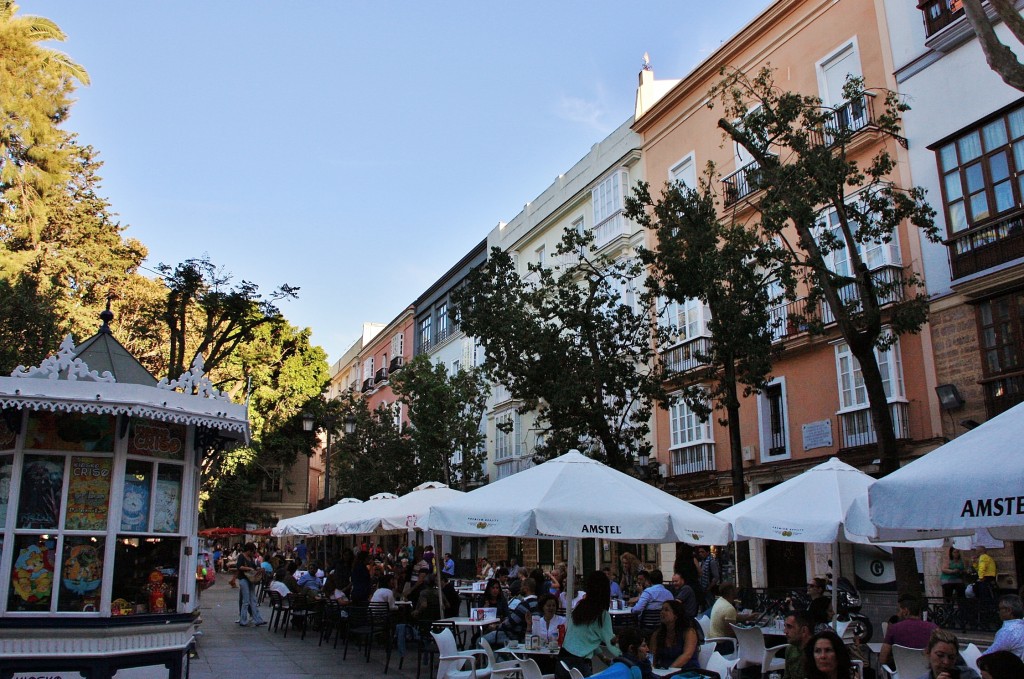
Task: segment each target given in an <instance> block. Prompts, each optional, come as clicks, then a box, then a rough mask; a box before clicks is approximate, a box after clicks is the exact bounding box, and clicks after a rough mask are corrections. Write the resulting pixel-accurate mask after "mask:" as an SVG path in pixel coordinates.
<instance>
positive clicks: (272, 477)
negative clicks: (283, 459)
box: [263, 467, 281, 491]
mask: <svg viewBox="0 0 1024 679" xmlns="http://www.w3.org/2000/svg"><path fill="white" fill-rule="evenodd" d="M263 490H269V491H277V490H281V470H280V469H279V468H277V467H270V468H269V469H267V475H266V476H265V477H263Z"/></svg>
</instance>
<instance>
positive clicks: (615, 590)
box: [601, 566, 622, 599]
mask: <svg viewBox="0 0 1024 679" xmlns="http://www.w3.org/2000/svg"><path fill="white" fill-rule="evenodd" d="M601 570H603V571H604V574H605V576H607V578H608V581H609V582H610V583H611V588H612V598H613V599H621V598H622V588H621V587H619V583H618V582H616V581H615V576H614V575H612V569H611V568H609V567H608V566H605V567H604V568H602V569H601Z"/></svg>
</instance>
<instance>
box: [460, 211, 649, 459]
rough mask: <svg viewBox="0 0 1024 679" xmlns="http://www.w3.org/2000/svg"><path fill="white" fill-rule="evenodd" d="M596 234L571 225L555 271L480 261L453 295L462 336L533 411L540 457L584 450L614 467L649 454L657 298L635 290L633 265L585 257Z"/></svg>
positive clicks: (505, 257)
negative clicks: (521, 270) (474, 342)
mask: <svg viewBox="0 0 1024 679" xmlns="http://www.w3.org/2000/svg"><path fill="white" fill-rule="evenodd" d="M592 242H593V235H592V234H591V233H589V232H586V233H577V232H576V231H575V230H573V229H567V230H566V231H565V233H564V235H563V237H562V239H561V242H560V243H559V245H558V248H557V250H556V253H557V255H558V259H559V261H566V260H569V261H571V263H569V264H566V265H565V266H560V267H558V268H552V267H548V266H541V265H538V264H531V265H530V266H529V275H528V276H527V277H523V276H520V275H519V274H518V273H517V272H516V270H515V266H514V264H513V262H512V258H511V256H510V255H509V254H508V253H507V252H502V251H501V250H500V249H499V248H493V249H492V250H491V254H490V257H489V259H488V260H487V262H486V263H484V264H483V265H482V266H481V267H480V268H478V269H477V270H475V271H474V272H473V273H472V274H471V275H470V276H469V279H468V281H467V284H466V285H465V286H463V287H462V288H460V289H459V290H457V291H456V292H455V293H454V294H453V296H452V298H453V302H454V305H455V306H456V308H457V310H458V314H459V317H460V322H461V325H462V328H463V330H465V331H466V334H467V335H470V336H474V337H477V338H479V340H480V342H481V344H482V345H483V348H484V352H485V356H486V358H485V362H484V365H483V367H484V369H485V371H486V372H487V374H488V376H489V377H490V378H491V379H493V380H494V381H496V382H500V383H501V384H503V385H505V386H506V387H507V388H508V390H509V392H510V393H511V394H512V396H513V398H516V399H519V400H521V401H522V406H521V407H520V412H530V411H533V412H535V413H536V418H537V424H538V425H539V426H540V427H541V428H542V429H543V430H544V440H545V442H544V444H543V445H542V446H539V447H538V453H540V454H543V455H551V454H553V453H555V452H565V451H566V450H568V449H570V448H580V449H583V450H585V451H586V452H587V453H588V454H589V455H590V456H592V457H595V458H597V459H601V460H603V461H606V462H607V463H608V464H609V465H611V466H613V467H615V468H617V469H629V468H631V466H632V462H633V457H634V456H635V455H641V456H644V457H646V456H647V455H648V454H649V453H650V450H651V444H650V441H649V438H648V434H649V433H650V424H649V421H650V416H651V409H652V404H653V403H654V402H655V401H656V400H658V399H660V398H661V397H662V395H663V391H662V385H661V383H662V378H663V371H662V369H661V367H660V366H659V365H657V364H656V363H655V362H654V361H653V358H654V347H653V345H652V343H651V336H650V331H651V327H650V319H651V318H652V308H653V300H652V298H651V297H650V295H648V294H646V293H644V294H642V295H640V296H639V297H638V299H636V301H635V304H634V303H632V301H631V300H630V299H628V298H627V296H628V295H631V294H632V292H631V291H632V290H633V289H634V286H635V284H636V281H637V280H638V279H639V278H640V276H641V271H642V267H641V264H640V262H639V260H638V259H636V258H635V257H633V258H624V259H621V260H617V261H611V260H609V259H608V258H607V257H604V256H600V255H598V256H595V255H593V254H592V253H591V252H590V251H589V246H590V245H591V243H592Z"/></svg>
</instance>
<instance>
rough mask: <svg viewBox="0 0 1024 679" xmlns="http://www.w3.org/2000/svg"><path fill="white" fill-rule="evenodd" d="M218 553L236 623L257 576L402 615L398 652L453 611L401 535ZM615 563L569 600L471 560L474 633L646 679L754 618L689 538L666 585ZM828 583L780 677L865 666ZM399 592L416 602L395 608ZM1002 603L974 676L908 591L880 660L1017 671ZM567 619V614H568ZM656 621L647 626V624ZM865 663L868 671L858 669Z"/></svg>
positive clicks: (934, 676)
mask: <svg viewBox="0 0 1024 679" xmlns="http://www.w3.org/2000/svg"><path fill="white" fill-rule="evenodd" d="M213 558H214V561H215V563H216V564H217V568H218V570H222V569H223V570H224V571H226V572H229V573H231V574H232V575H233V577H232V584H233V586H237V587H238V588H239V617H238V620H237V622H238V624H239V625H243V626H246V625H248V626H252V627H258V626H260V625H263V624H265V621H264V620H263V618H262V616H261V614H260V610H259V605H258V602H257V600H256V588H257V583H259V582H260V580H261V579H263V578H266V582H265V583H264V584H265V586H266V587H267V588H269V589H270V590H272V591H277V592H278V593H280V594H281V595H282V596H283V597H286V596H288V595H289V594H292V593H298V592H306V593H312V594H314V595H315V596H317V597H320V598H324V599H333V600H335V601H337V602H338V603H339V605H340V606H341V607H345V606H350V605H353V604H362V603H378V604H383V605H386V606H387V607H388V608H389V609H390V610H391V611H394V612H395V613H396V619H397V620H398V621H399V622H398V624H397V625H396V634H397V637H398V651H399V653H400V654H403V653H404V651H405V644H406V641H407V637H410V638H411V637H414V636H415V634H416V630H417V623H429V622H433V621H437V620H440V619H442V618H451V617H454V616H457V615H458V613H459V607H460V595H459V592H458V591H457V590H456V587H455V584H454V583H455V573H456V564H455V560H454V559H453V557H452V555H451V554H445V555H444V556H443V557H441V558H440V559H438V557H436V556H435V554H434V552H433V548H432V547H431V546H430V545H427V546H425V547H418V546H415V545H408V546H406V547H402V548H400V549H398V550H396V551H394V552H390V553H389V552H386V551H385V550H383V549H382V547H381V546H380V545H375V544H373V543H372V542H371V543H363V544H362V545H360V546H359V547H357V548H356V549H343V550H340V551H339V552H338V553H337V554H335V555H333V556H332V557H330V558H324V557H323V555H322V554H320V555H319V558H318V555H316V554H312V553H310V551H309V549H308V548H307V546H306V544H305V542H304V541H300V542H299V543H298V544H297V545H295V546H294V547H292V546H290V545H286V546H285V547H284V548H281V549H276V548H270V547H269V546H259V545H257V544H255V543H247V544H245V545H238V546H235V547H234V548H233V549H231V550H230V551H226V550H223V549H222V548H221V547H220V545H216V546H215V547H214V550H213ZM960 561H962V557H961V556H960V555H959V553H958V552H956V551H955V550H950V552H949V559H948V560H947V562H946V564H945V568H944V572H945V570H946V569H948V570H950V571H957V570H959V567H958V565H957V564H958V563H959V562H960ZM619 564H620V569H619V572H618V573H616V572H614V571H613V570H612V568H611V567H610V566H606V567H604V568H603V569H602V570H600V571H595V572H592V573H590V574H589V575H588V576H587V577H586V578H585V581H584V582H583V583H582V584H583V587H582V588H581V591H582V592H584V593H585V594H583V595H581V596H580V597H578V598H577V599H576V600H575V601H574V602H571V603H572V605H567V604H569V603H570V602H568V601H567V597H566V595H567V592H566V585H567V582H566V581H567V578H568V575H567V571H566V567H565V565H564V564H558V565H556V566H555V567H553V568H552V569H551V570H548V571H545V570H542V569H540V568H533V569H528V568H526V567H524V566H521V565H519V564H518V563H517V561H516V559H510V560H509V561H508V562H504V561H502V562H498V563H492V562H490V561H489V560H487V559H485V558H484V559H480V560H479V561H478V562H477V568H476V573H475V575H476V579H477V580H478V581H480V582H482V583H484V584H483V586H482V591H479V592H476V593H474V594H473V595H472V596H473V597H474V598H475V600H474V604H475V605H476V606H479V607H483V608H487V609H492V610H493V612H494V617H495V618H497V619H498V620H499V622H497V623H495V624H492V625H489V626H488V627H487V628H486V629H482V630H481V636H482V638H484V639H486V640H487V641H488V642H489V643H490V644H491V645H492V647H495V648H498V647H501V646H503V645H505V644H508V643H510V642H512V643H515V642H520V643H521V642H523V641H524V639H525V638H526V636H527V635H531V636H537V637H538V638H539V639H540V640H541V643H543V644H555V645H557V646H558V648H559V651H558V655H557V660H558V661H561V662H556V661H555V659H554V658H542V659H541V663H542V670H543V671H545V672H551V673H554V674H556V676H559V677H566V676H568V674H567V673H566V672H565V670H564V667H570V668H576V669H578V670H579V671H580V672H582V673H583V674H584V676H589V675H590V674H591V673H592V672H593V671H594V665H593V663H594V659H595V658H599V659H601V660H602V661H603V662H604V663H605V664H613V663H620V664H625V665H627V666H629V667H637V668H639V670H640V673H641V675H642V676H643V677H644V679H651V678H652V677H653V676H654V674H653V673H652V668H655V667H661V668H681V669H684V670H686V669H697V668H698V667H699V663H698V649H699V648H700V646H701V644H702V643H703V642H704V638H705V635H704V632H703V630H704V627H702V625H701V624H699V623H698V617H699V616H701V615H704V616H707V617H708V618H709V620H708V621H707V627H708V630H709V631H708V635H709V636H710V637H715V638H719V637H732V636H734V635H735V631H734V628H733V627H732V625H734V624H739V623H742V622H745V621H747V620H748V619H749V618H750V617H753V615H754V614H746V615H745V614H744V613H741V612H740V611H739V610H738V609H737V606H736V601H735V600H736V595H737V590H736V587H735V586H734V585H733V583H731V582H727V581H723V579H722V568H721V566H720V564H719V562H718V559H717V558H716V556H715V555H714V553H713V552H712V551H711V550H710V549H708V548H705V547H698V548H697V549H696V550H695V551H694V553H693V554H692V555H690V554H681V555H680V557H679V558H678V559H677V560H676V562H675V564H674V572H673V573H672V575H671V577H670V578H669V579H668V582H666V579H665V577H664V574H663V572H662V571H660V570H658V569H656V568H649V569H645V568H644V567H643V566H642V564H641V562H640V561H639V559H637V558H636V557H635V556H634V555H632V554H630V553H626V554H623V555H622V557H621V559H620V561H619ZM438 571H440V573H439V574H438ZM946 584H949V585H954V586H955V585H957V584H958V583H956V582H944V585H946ZM827 589H828V583H827V581H826V580H824V579H822V578H812V579H810V580H809V582H808V583H807V596H806V599H805V600H803V601H802V602H795V601H788V605H789V607H790V609H791V610H789V611H788V612H787V615H786V616H785V622H784V627H783V631H784V634H785V637H786V642H787V646H786V651H785V670H784V673H783V678H784V679H848V678H849V677H853V676H857V673H856V671H855V665H856V664H857V661H858V660H860V661H861V663H860V668H861V671H865V670H864V667H865V665H866V663H864V662H863V661H864V660H865V657H864V654H863V653H862V647H861V646H860V645H859V644H858V643H855V644H852V645H848V644H847V643H846V642H845V641H844V640H842V639H841V638H840V637H839V636H837V635H836V633H835V632H834V631H833V629H832V627H831V626H830V624H829V623H830V621H831V620H832V618H833V611H832V608H831V599H830V597H829V596H828V592H827ZM439 590H440V591H439ZM439 595H440V596H439ZM949 595H950V596H957V595H958V592H957V591H956V590H955V589H954V590H953V591H952V592H950V594H949ZM801 599H803V598H802V597H801ZM613 600H618V603H617V604H616V606H615V608H616V609H617V610H625V609H626V608H628V609H629V610H630V611H631V612H632V613H633V614H634V615H633V617H632V620H631V622H630V623H629V624H628V625H622V626H616V625H614V624H613V618H612V616H611V612H610V611H611V609H612V601H613ZM401 601H405V602H409V604H411V605H409V604H407V605H406V606H405V607H403V608H402V610H401V612H399V608H400V607H399V602H401ZM442 601H443V607H442V603H441V602H442ZM342 610H344V609H343V608H342ZM567 611H568V612H567ZM999 613H1000V617H1001V618H1002V620H1003V627H1002V628H1001V629H1000V630H999V632H997V634H996V637H995V639H994V641H993V644H992V645H991V647H990V648H989V649H988V651H987V653H986V654H985V655H982V656H981V658H980V659H979V660H978V663H977V666H978V668H979V670H980V672H981V673H980V674H979V673H976V672H974V670H972V669H971V668H969V667H967V666H966V665H965V663H964V660H963V658H962V657H961V656H960V654H959V642H958V639H957V637H956V636H955V635H953V634H952V633H950V632H948V631H946V630H942V629H939V628H938V627H937V626H936V625H935V624H934V623H932V622H929V621H926V620H923V619H922V615H921V614H922V607H921V603H920V600H917V599H914V598H913V597H903V598H901V599H900V600H899V604H898V612H897V615H896V616H894V618H893V620H892V621H891V623H890V624H889V626H888V629H887V631H886V634H885V638H884V641H883V643H882V647H881V652H880V654H879V661H880V663H881V664H885V665H888V666H890V667H891V666H893V664H894V658H893V653H892V648H893V646H895V645H900V646H906V647H910V648H921V649H924V650H923V651H922V653H923V654H924V656H925V658H926V660H927V664H928V668H929V670H928V673H927V674H926V675H924V676H922V677H921V678H920V679H1003V678H1006V677H1021V678H1024V605H1022V603H1021V598H1020V597H1018V596H1016V595H1009V596H1004V597H1002V598H1001V599H1000V600H999ZM568 619H571V621H572V624H567V620H568ZM652 620H654V621H655V623H654V624H647V625H644V624H643V623H644V622H645V621H646V622H648V623H650V621H652ZM897 669H898V668H897ZM870 674H871V672H870V670H866V675H865V676H869V675H870ZM912 679H917V678H916V677H915V678H912Z"/></svg>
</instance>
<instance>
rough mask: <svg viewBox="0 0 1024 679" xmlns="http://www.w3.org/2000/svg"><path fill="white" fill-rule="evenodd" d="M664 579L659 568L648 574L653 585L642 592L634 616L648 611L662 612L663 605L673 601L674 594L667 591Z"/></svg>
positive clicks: (634, 605)
mask: <svg viewBox="0 0 1024 679" xmlns="http://www.w3.org/2000/svg"><path fill="white" fill-rule="evenodd" d="M663 579H664V576H663V575H662V574H661V571H660V570H658V569H657V568H655V569H654V570H653V571H651V572H650V573H649V574H647V581H648V582H650V583H651V584H650V585H649V586H648V587H646V588H645V589H644V591H642V592H640V596H639V597H637V600H636V603H635V604H633V613H634V614H636V615H640V614H641V613H643V612H644V611H646V610H648V609H650V610H653V611H660V610H661V605H662V604H663V603H665V602H666V601H670V600H671V599H673V596H672V592H670V591H668V590H667V589H665V585H663V584H661V581H662V580H663Z"/></svg>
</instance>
